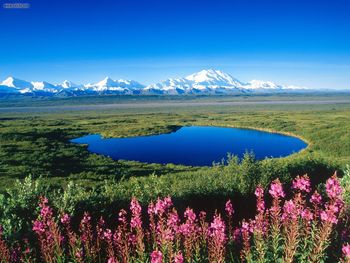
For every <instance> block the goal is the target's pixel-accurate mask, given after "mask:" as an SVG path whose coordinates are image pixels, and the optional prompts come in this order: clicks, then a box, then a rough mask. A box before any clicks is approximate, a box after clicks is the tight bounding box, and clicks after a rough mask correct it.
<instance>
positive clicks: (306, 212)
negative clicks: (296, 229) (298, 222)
mask: <svg viewBox="0 0 350 263" xmlns="http://www.w3.org/2000/svg"><path fill="white" fill-rule="evenodd" d="M300 215H301V218H303V219H304V220H305V221H307V222H308V223H310V222H311V221H312V220H313V218H314V215H313V214H312V212H311V211H310V209H308V208H305V209H303V210H302V211H301V213H300Z"/></svg>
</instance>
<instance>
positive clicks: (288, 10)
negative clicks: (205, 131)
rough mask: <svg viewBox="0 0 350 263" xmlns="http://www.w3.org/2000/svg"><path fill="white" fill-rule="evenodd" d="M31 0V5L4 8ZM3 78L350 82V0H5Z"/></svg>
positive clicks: (0, 41)
mask: <svg viewBox="0 0 350 263" xmlns="http://www.w3.org/2000/svg"><path fill="white" fill-rule="evenodd" d="M13 2H22V3H23V2H26V3H29V4H30V5H31V6H30V8H28V9H23V10H12V9H4V8H3V6H2V5H3V3H13ZM0 3H1V7H0V79H4V78H5V77H7V76H9V75H11V76H16V77H18V78H22V79H26V80H38V81H39V80H47V81H49V82H54V83H55V82H61V81H63V80H64V79H69V80H72V81H75V82H78V83H86V82H95V81H98V80H100V79H102V78H103V77H105V76H106V75H108V76H110V77H112V78H115V79H118V78H128V79H135V80H138V81H140V82H143V83H145V84H149V83H152V82H156V81H159V80H162V79H165V78H167V77H180V76H183V75H187V74H190V73H193V72H196V71H198V70H201V69H204V68H217V69H221V70H223V71H226V72H228V73H230V74H231V75H233V76H234V77H236V78H238V79H240V80H242V81H249V80H251V79H262V80H271V81H275V82H277V83H280V84H294V85H302V86H308V87H312V88H350V0H332V1H330V0H329V1H322V0H256V1H253V0H239V1H235V0H231V1H229V0H226V1H224V0H211V1H208V0H202V1H189V0H144V1H137V0H114V1H113V0H109V1H106V0H98V1H97V0H96V1H95V0H85V1H77V0H70V1H69V0H43V1H42V0H17V1H15V0H0Z"/></svg>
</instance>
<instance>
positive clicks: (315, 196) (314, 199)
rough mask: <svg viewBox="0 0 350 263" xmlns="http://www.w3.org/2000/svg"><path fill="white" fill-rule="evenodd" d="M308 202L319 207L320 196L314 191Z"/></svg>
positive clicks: (320, 202)
mask: <svg viewBox="0 0 350 263" xmlns="http://www.w3.org/2000/svg"><path fill="white" fill-rule="evenodd" d="M310 202H311V203H312V204H314V205H315V206H319V205H321V204H322V196H321V195H320V194H319V193H318V192H317V191H315V192H314V193H313V194H312V196H311V198H310Z"/></svg>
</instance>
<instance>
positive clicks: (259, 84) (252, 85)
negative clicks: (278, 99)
mask: <svg viewBox="0 0 350 263" xmlns="http://www.w3.org/2000/svg"><path fill="white" fill-rule="evenodd" d="M244 88H245V89H252V90H257V89H266V90H278V89H283V86H281V85H277V84H275V83H273V82H271V81H263V80H255V79H254V80H252V81H250V82H248V83H247V84H246V85H245V86H244Z"/></svg>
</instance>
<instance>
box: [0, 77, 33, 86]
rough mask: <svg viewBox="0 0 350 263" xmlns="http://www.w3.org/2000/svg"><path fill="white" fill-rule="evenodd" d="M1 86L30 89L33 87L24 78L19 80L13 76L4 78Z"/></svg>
mask: <svg viewBox="0 0 350 263" xmlns="http://www.w3.org/2000/svg"><path fill="white" fill-rule="evenodd" d="M0 85H2V86H7V87H10V88H15V89H25V88H27V89H31V88H33V85H32V84H31V83H30V82H28V81H25V80H21V79H16V78H14V77H8V78H7V79H5V80H4V81H3V82H1V84H0Z"/></svg>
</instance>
